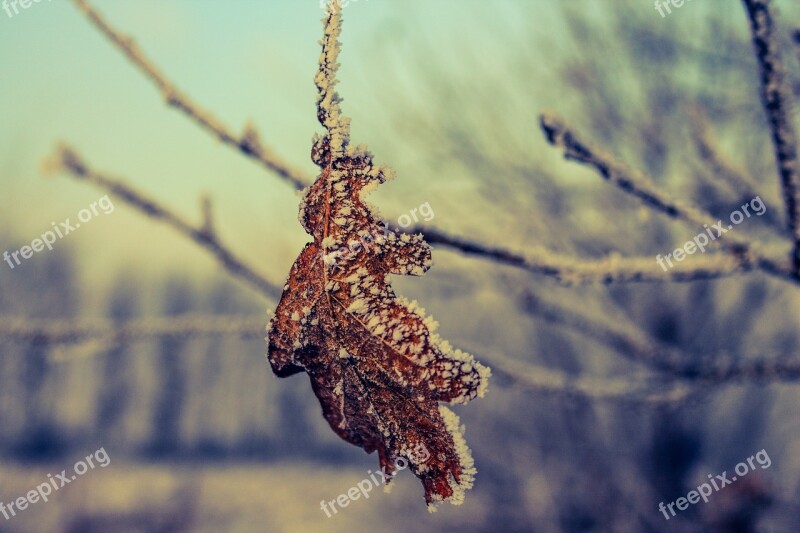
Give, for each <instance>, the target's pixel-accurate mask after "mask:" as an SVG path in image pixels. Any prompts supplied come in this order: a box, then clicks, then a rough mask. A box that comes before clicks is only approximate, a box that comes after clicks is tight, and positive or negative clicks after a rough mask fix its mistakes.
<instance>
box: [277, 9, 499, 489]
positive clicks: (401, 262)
mask: <svg viewBox="0 0 800 533" xmlns="http://www.w3.org/2000/svg"><path fill="white" fill-rule="evenodd" d="M323 23H324V26H325V34H324V37H323V40H322V43H321V44H322V54H321V56H320V68H319V72H318V73H317V76H316V78H315V83H316V86H317V91H318V99H317V118H318V119H319V121H320V123H321V124H322V125H323V126H324V127H325V134H324V135H322V136H315V139H314V143H313V148H312V150H311V156H312V159H313V161H314V163H315V164H317V165H318V166H319V167H320V169H321V173H320V175H319V177H318V178H317V180H316V181H315V182H314V184H313V185H312V186H311V187H310V188H309V189H307V190H306V192H305V195H304V197H303V201H302V202H301V205H300V217H299V218H300V222H301V224H302V225H303V227H304V228H305V229H306V231H307V232H308V233H309V234H310V235H311V236H312V237H313V238H314V240H313V242H311V243H309V244H307V245H306V247H305V248H304V249H303V251H302V252H301V253H300V256H299V257H298V258H297V260H296V261H295V263H294V265H293V266H292V269H291V271H290V273H289V280H288V282H287V285H286V287H285V289H284V292H283V295H282V297H281V300H280V303H279V304H278V308H277V310H276V311H275V315H274V317H273V318H272V320H271V322H270V326H269V353H268V357H269V361H270V364H271V366H272V370H273V371H274V372H275V374H277V375H278V376H280V377H286V376H290V375H292V374H296V373H298V372H306V373H308V375H309V377H310V379H311V386H312V389H313V390H314V393H315V394H316V396H317V398H318V399H319V401H320V404H321V405H322V411H323V415H324V416H325V418H326V420H327V421H328V423H329V424H330V426H331V428H332V429H333V430H334V431H335V432H336V433H337V434H338V435H339V436H340V437H341V438H343V439H344V440H346V441H348V442H350V443H352V444H355V445H356V446H359V447H361V448H364V450H365V451H367V452H368V453H372V452H373V451H376V450H377V452H378V456H379V461H380V465H381V469H382V470H383V471H384V472H385V474H386V475H387V476H389V477H388V479H390V477H391V474H392V473H393V471H394V468H395V466H394V464H395V462H396V461H397V459H398V458H400V457H404V458H405V459H406V460H408V462H409V467H410V469H411V471H412V472H414V474H415V475H416V476H417V477H418V478H420V480H421V481H422V484H423V486H424V488H425V500H426V501H427V502H428V504H432V503H433V502H437V501H442V500H445V501H450V502H452V503H455V504H458V503H461V502H462V501H463V498H464V491H465V490H466V489H468V488H470V487H471V486H472V482H473V477H474V474H475V468H474V464H473V461H472V457H471V456H470V451H469V448H468V447H467V445H466V443H465V442H464V438H463V436H462V434H461V431H462V430H461V427H460V423H459V421H458V417H457V416H456V415H455V414H454V413H453V412H452V411H450V410H449V409H447V408H445V407H443V406H439V402H447V403H452V404H458V403H466V402H468V401H469V400H471V399H473V398H475V397H476V396H483V394H484V392H485V389H486V385H487V382H488V378H489V374H490V372H489V369H488V368H486V367H484V366H483V365H481V364H480V363H477V362H476V361H475V360H474V359H473V357H472V356H471V355H469V354H467V353H464V352H462V351H460V350H457V349H454V348H452V347H451V346H450V344H449V343H448V342H447V341H443V340H441V339H440V338H439V336H438V335H437V334H436V322H435V321H433V319H431V318H429V317H426V316H425V312H424V310H423V309H421V308H420V307H419V306H418V305H417V304H416V302H408V301H407V300H405V299H403V298H400V297H398V296H396V295H395V293H394V291H393V290H392V287H391V285H390V283H389V279H388V276H389V275H390V274H400V275H417V276H418V275H422V274H424V273H425V272H426V271H427V270H428V268H430V265H431V250H430V248H429V246H428V244H427V243H426V242H425V240H424V239H423V237H422V236H421V235H400V236H398V235H397V234H396V233H394V232H392V231H388V229H387V228H386V227H385V226H384V225H382V222H381V221H380V219H379V217H378V215H377V214H376V212H375V210H374V209H373V208H372V207H371V206H369V205H367V204H366V203H365V202H364V200H363V196H364V194H365V193H367V192H369V191H370V190H371V189H373V188H374V187H376V186H377V185H379V184H380V183H383V182H384V181H386V180H387V179H389V178H390V177H391V175H392V173H391V171H390V170H389V169H388V168H385V167H381V166H378V165H376V164H374V163H373V160H372V155H371V154H370V153H369V152H367V151H366V148H364V147H361V146H358V147H353V146H351V145H350V123H349V119H348V118H346V117H344V116H342V114H341V110H340V107H339V102H340V101H341V98H340V97H339V95H338V93H336V91H335V85H336V82H337V80H336V71H337V68H338V64H337V63H336V60H337V56H338V53H339V42H338V37H339V32H340V30H341V13H340V11H339V9H337V8H336V4H333V3H332V4H331V5H330V6H329V10H328V12H327V15H326V17H325V18H324V19H323ZM330 250H346V252H343V253H341V254H339V253H337V254H335V256H333V257H332V256H329V255H326V254H328V253H329V251H330ZM412 450H425V452H426V453H425V454H424V455H420V454H418V453H414V452H412Z"/></svg>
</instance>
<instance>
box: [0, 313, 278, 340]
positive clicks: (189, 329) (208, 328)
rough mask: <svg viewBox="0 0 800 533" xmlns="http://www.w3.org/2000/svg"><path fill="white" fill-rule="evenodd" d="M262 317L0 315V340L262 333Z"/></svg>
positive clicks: (146, 338)
mask: <svg viewBox="0 0 800 533" xmlns="http://www.w3.org/2000/svg"><path fill="white" fill-rule="evenodd" d="M266 321H267V320H266V318H264V319H256V318H253V317H249V316H239V315H183V316H176V317H165V318H160V317H159V318H145V319H140V320H131V321H127V322H112V321H108V320H102V321H100V320H92V321H70V320H50V319H48V320H34V319H29V318H19V317H15V318H8V317H3V318H0V340H3V341H8V342H18V343H24V344H35V345H47V346H54V345H70V344H80V343H84V342H87V341H90V340H98V339H109V340H111V342H112V343H115V344H124V343H130V342H135V341H142V340H150V339H157V338H163V337H182V338H185V337H196V336H201V335H202V336H205V335H235V336H238V337H242V338H253V337H264V336H265V335H266V329H265V328H266V326H265V324H266Z"/></svg>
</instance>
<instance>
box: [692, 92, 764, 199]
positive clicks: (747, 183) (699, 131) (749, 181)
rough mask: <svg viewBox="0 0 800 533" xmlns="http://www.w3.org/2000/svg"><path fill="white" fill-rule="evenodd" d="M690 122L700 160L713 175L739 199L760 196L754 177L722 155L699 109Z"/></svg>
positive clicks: (694, 110) (695, 109)
mask: <svg viewBox="0 0 800 533" xmlns="http://www.w3.org/2000/svg"><path fill="white" fill-rule="evenodd" d="M689 120H690V122H691V126H692V138H693V140H694V145H695V148H696V149H697V154H698V155H699V156H700V159H701V160H702V161H703V162H704V163H705V164H706V165H707V166H708V169H709V170H710V171H711V175H712V176H713V177H714V178H718V179H719V180H720V181H722V182H723V183H725V184H727V185H728V188H729V189H730V190H731V192H733V193H734V194H736V196H737V197H738V198H746V199H748V200H749V199H750V198H755V197H756V196H759V192H757V189H758V185H757V184H756V182H755V180H754V179H753V177H752V176H750V175H749V174H748V173H747V172H745V171H744V170H743V169H741V168H739V167H738V166H737V165H735V164H734V163H732V162H730V161H729V160H728V158H727V157H726V156H724V155H723V154H722V149H721V147H720V145H719V140H718V139H717V138H716V136H715V135H714V133H713V131H712V130H711V126H710V125H709V122H708V117H706V116H705V114H704V113H703V112H702V110H700V109H699V108H697V107H693V108H692V109H691V113H690V115H689Z"/></svg>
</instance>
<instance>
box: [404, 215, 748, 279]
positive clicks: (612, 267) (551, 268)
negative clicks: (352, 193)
mask: <svg viewBox="0 0 800 533" xmlns="http://www.w3.org/2000/svg"><path fill="white" fill-rule="evenodd" d="M415 231H420V232H422V233H424V234H425V240H427V241H428V242H429V243H431V244H442V245H446V246H448V247H449V248H453V249H455V250H458V251H460V252H462V253H464V254H467V255H474V256H477V257H483V258H485V259H490V260H492V261H495V262H497V263H501V264H505V265H509V266H513V267H516V268H521V269H523V270H526V271H528V272H533V273H534V274H541V275H544V276H549V277H552V278H554V279H556V280H557V281H559V282H561V283H564V284H566V285H577V284H586V283H605V284H610V283H621V282H667V281H680V282H688V281H697V280H703V279H716V278H722V277H727V276H732V275H735V274H741V273H744V272H749V271H752V270H754V269H756V268H757V265H756V264H754V263H753V262H751V261H750V260H748V258H747V257H745V256H742V255H728V254H719V253H717V254H707V255H702V256H697V257H693V258H692V260H691V262H686V263H675V264H674V265H675V266H674V267H673V268H672V269H669V270H667V271H664V270H663V269H661V268H659V267H658V265H657V263H656V260H655V257H618V256H614V255H612V256H609V257H607V258H605V259H586V258H578V257H571V256H565V255H560V254H556V253H553V252H551V251H549V250H545V249H543V248H538V249H534V250H533V251H530V252H528V253H526V254H521V253H517V252H511V251H509V250H506V249H503V248H495V247H490V246H486V245H483V244H480V243H477V242H475V241H471V240H467V239H464V238H462V237H456V236H452V235H448V234H446V233H444V232H442V231H439V230H437V229H434V228H422V227H419V228H415Z"/></svg>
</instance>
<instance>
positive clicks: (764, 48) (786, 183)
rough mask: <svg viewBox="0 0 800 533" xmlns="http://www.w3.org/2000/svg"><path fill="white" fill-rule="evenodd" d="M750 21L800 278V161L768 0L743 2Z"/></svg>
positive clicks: (787, 88)
mask: <svg viewBox="0 0 800 533" xmlns="http://www.w3.org/2000/svg"><path fill="white" fill-rule="evenodd" d="M743 2H744V6H745V9H746V10H747V15H748V17H749V18H750V29H751V32H752V34H753V46H754V48H755V54H756V59H757V60H758V65H759V70H760V78H761V101H762V104H763V106H764V111H765V112H766V114H767V121H768V123H769V128H770V132H771V136H772V144H773V145H774V148H775V160H776V162H777V165H778V174H779V175H780V177H781V184H782V186H783V198H784V203H785V205H786V217H787V222H788V227H789V231H790V232H791V234H792V238H793V240H794V249H793V251H792V262H793V265H794V269H793V270H794V274H795V276H797V277H800V161H798V154H797V133H796V132H795V128H794V125H793V123H792V117H791V111H792V105H793V102H792V96H793V95H792V92H791V90H790V88H789V85H788V81H787V78H786V73H785V70H784V66H783V62H782V59H781V46H780V43H779V42H778V31H777V29H776V27H775V16H774V12H773V9H772V7H771V6H770V0H743Z"/></svg>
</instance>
